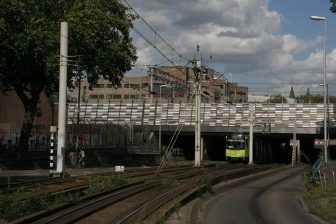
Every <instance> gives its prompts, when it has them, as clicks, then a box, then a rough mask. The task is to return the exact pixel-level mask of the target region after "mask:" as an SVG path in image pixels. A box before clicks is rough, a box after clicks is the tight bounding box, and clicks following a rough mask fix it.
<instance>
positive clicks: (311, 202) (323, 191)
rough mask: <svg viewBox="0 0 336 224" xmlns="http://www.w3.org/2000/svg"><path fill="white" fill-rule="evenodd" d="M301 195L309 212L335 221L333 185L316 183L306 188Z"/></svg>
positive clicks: (335, 205)
mask: <svg viewBox="0 0 336 224" xmlns="http://www.w3.org/2000/svg"><path fill="white" fill-rule="evenodd" d="M303 197H304V200H305V202H306V203H307V204H308V207H309V209H310V211H311V212H313V213H314V214H317V215H318V216H320V217H322V218H323V219H325V220H328V221H330V222H331V223H336V213H335V211H336V186H335V185H329V186H327V187H326V188H324V187H322V186H321V185H317V186H316V187H314V188H310V189H309V190H307V191H306V192H305V194H304V195H303Z"/></svg>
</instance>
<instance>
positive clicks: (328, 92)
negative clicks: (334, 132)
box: [320, 84, 329, 149]
mask: <svg viewBox="0 0 336 224" xmlns="http://www.w3.org/2000/svg"><path fill="white" fill-rule="evenodd" d="M320 86H324V85H323V84H320ZM328 148H329V86H328V84H327V149H328Z"/></svg>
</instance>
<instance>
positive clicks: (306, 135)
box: [68, 101, 336, 157]
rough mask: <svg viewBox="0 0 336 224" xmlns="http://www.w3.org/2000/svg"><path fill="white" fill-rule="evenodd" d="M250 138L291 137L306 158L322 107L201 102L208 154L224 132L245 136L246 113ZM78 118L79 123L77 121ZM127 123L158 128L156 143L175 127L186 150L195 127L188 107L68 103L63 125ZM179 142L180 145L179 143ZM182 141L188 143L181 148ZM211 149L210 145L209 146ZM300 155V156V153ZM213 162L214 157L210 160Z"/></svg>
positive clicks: (319, 132)
mask: <svg viewBox="0 0 336 224" xmlns="http://www.w3.org/2000/svg"><path fill="white" fill-rule="evenodd" d="M327 109H328V110H327V121H328V130H329V132H328V135H330V136H329V138H333V137H332V136H333V134H334V129H335V128H334V126H335V124H336V114H335V106H334V104H329V105H328V107H327ZM250 112H252V115H253V116H252V120H253V127H254V128H253V130H254V134H255V135H256V136H260V137H261V138H264V139H268V141H272V142H276V143H278V144H283V143H289V141H290V139H291V138H292V137H293V133H294V132H296V135H297V138H298V139H301V147H303V150H305V149H306V151H307V152H306V154H316V153H314V152H312V150H314V139H316V138H320V139H321V138H323V118H324V117H323V116H324V113H323V112H324V107H323V104H288V103H287V104H267V103H236V104H219V103H211V104H210V103H202V105H201V132H202V134H201V135H202V136H203V137H204V138H205V141H206V143H205V144H207V145H208V147H210V148H211V150H209V151H212V152H214V153H213V155H217V154H218V155H219V154H221V151H222V150H223V148H224V144H225V143H224V140H223V136H224V135H226V134H230V133H236V132H243V133H248V130H249V126H250V121H251V113H250ZM78 115H79V116H78ZM78 117H79V120H77V119H78ZM77 122H79V123H81V124H83V123H85V124H107V123H109V124H120V125H123V124H125V125H126V124H127V125H131V126H147V127H150V128H151V130H152V131H153V132H155V133H157V132H158V130H159V128H160V129H161V133H162V142H163V145H164V144H168V141H169V139H170V138H169V137H170V136H172V135H173V133H174V131H175V130H176V128H177V127H181V128H182V129H181V135H183V136H184V137H183V140H179V141H177V143H176V144H177V145H178V146H181V147H190V148H192V147H193V146H192V144H193V137H194V123H195V106H194V104H192V103H190V104H188V103H181V104H178V103H164V104H159V103H157V102H156V103H152V104H150V103H147V102H145V101H144V102H143V103H127V104H125V103H109V104H99V103H81V105H80V107H79V108H78V104H76V103H70V104H69V105H68V124H76V123H77ZM182 141H183V142H184V143H183V142H182ZM185 142H188V143H185ZM211 145H213V146H211ZM303 152H305V151H303ZM215 157H216V156H215Z"/></svg>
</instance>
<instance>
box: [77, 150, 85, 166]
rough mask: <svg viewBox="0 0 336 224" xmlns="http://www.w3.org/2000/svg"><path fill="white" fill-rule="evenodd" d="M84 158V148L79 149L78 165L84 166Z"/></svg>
mask: <svg viewBox="0 0 336 224" xmlns="http://www.w3.org/2000/svg"><path fill="white" fill-rule="evenodd" d="M84 159H85V151H84V149H81V150H80V152H79V154H78V163H79V165H80V167H84V165H85V161H84Z"/></svg>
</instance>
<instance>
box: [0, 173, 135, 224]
mask: <svg viewBox="0 0 336 224" xmlns="http://www.w3.org/2000/svg"><path fill="white" fill-rule="evenodd" d="M135 182H138V180H137V179H134V178H128V177H127V176H126V174H115V175H112V176H103V177H98V178H97V177H96V178H92V179H89V183H90V184H89V187H88V188H87V189H86V190H84V192H78V193H69V194H64V193H63V194H58V195H56V196H51V195H49V194H47V193H43V189H42V186H36V188H35V189H34V190H30V191H27V190H26V189H24V188H22V189H19V190H18V191H16V192H14V193H13V194H11V195H7V194H3V193H1V192H0V224H2V223H6V222H7V221H13V220H15V219H18V218H20V217H23V216H26V215H29V214H31V213H34V212H37V211H40V210H42V209H44V208H47V207H50V206H53V205H57V204H60V203H67V202H73V201H76V200H78V199H79V197H80V196H82V195H90V194H93V193H97V192H102V191H104V190H108V189H111V188H113V187H115V186H122V185H126V184H131V183H135Z"/></svg>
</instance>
